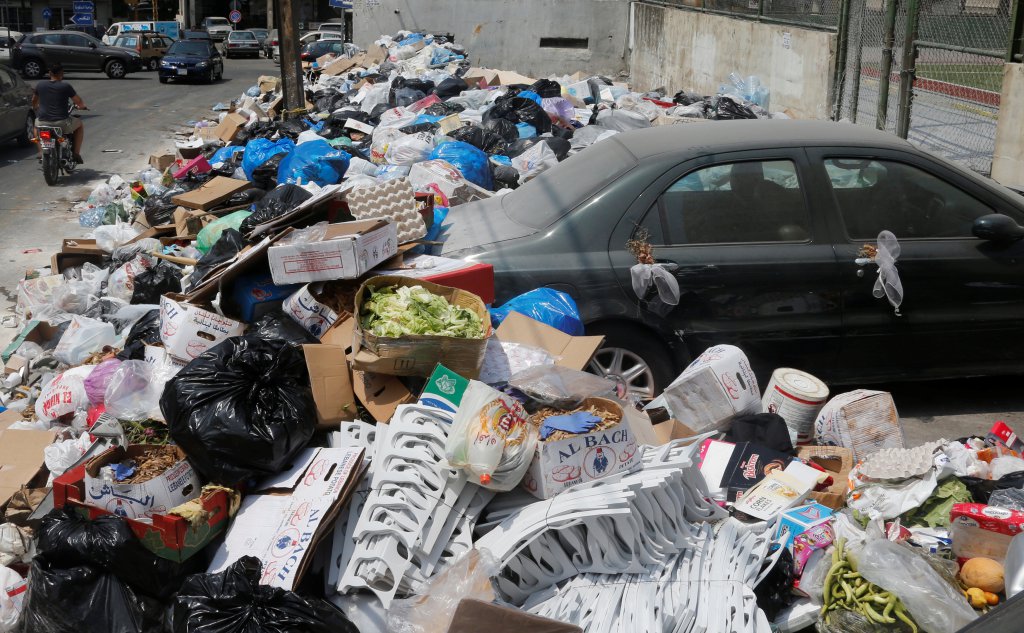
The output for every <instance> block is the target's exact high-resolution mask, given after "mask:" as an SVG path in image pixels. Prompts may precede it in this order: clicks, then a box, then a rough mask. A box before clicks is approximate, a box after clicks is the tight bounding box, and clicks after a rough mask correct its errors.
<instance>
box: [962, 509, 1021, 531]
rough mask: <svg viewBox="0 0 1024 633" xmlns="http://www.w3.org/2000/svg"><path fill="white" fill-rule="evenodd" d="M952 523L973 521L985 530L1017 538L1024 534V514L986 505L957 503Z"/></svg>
mask: <svg viewBox="0 0 1024 633" xmlns="http://www.w3.org/2000/svg"><path fill="white" fill-rule="evenodd" d="M949 519H950V522H951V523H956V522H957V519H962V520H964V519H966V520H967V521H968V522H970V521H971V520H973V522H974V523H976V524H977V525H978V527H980V528H981V529H983V530H987V531H989V532H997V533H999V534H1006V535H1009V536H1016V535H1017V534H1020V533H1021V532H1024V512H1017V511H1016V510H1008V509H1006V508H997V507H995V506H987V505H985V504H984V503H957V504H954V505H953V509H952V510H951V511H950V513H949Z"/></svg>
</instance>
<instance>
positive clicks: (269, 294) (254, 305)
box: [231, 273, 301, 323]
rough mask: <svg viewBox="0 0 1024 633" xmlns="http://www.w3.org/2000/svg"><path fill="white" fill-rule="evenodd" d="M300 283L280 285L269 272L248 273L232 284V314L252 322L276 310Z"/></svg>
mask: <svg viewBox="0 0 1024 633" xmlns="http://www.w3.org/2000/svg"><path fill="white" fill-rule="evenodd" d="M300 287H301V286H299V285H298V284H288V285H284V286H281V285H278V284H276V283H274V280H273V279H272V278H271V276H270V274H269V273H248V274H245V275H240V276H238V277H237V278H236V279H235V280H234V282H233V283H232V284H231V303H232V314H238V315H239V316H240V317H241V319H242V321H245V322H246V323H252V322H253V321H255V320H257V319H259V318H260V317H261V316H263V315H264V314H267V313H268V312H276V311H277V310H278V308H280V307H281V304H282V303H284V300H285V298H287V297H288V296H289V295H291V294H294V293H295V291H296V290H298V289H299V288H300Z"/></svg>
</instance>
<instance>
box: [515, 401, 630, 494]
mask: <svg viewBox="0 0 1024 633" xmlns="http://www.w3.org/2000/svg"><path fill="white" fill-rule="evenodd" d="M583 406H584V407H588V406H593V407H595V408H597V409H598V410H602V411H608V412H611V413H615V414H617V415H618V416H619V417H620V420H619V422H617V423H615V424H614V425H612V426H610V427H608V428H606V429H603V430H600V431H593V432H591V433H581V434H579V435H574V436H572V437H569V438H566V439H563V440H552V439H548V440H547V441H543V440H542V441H540V442H537V452H535V453H534V454H533V461H531V462H530V467H529V469H527V471H526V475H524V476H523V483H522V486H523V488H524V489H525V490H526V491H527V492H529V493H530V494H532V495H533V496H535V497H537V498H538V499H550V498H551V497H553V496H555V495H556V494H558V493H559V492H562V491H563V490H566V489H567V488H570V487H572V486H575V485H576V484H580V483H584V482H588V481H594V480H596V479H602V478H604V477H608V476H610V475H616V474H620V473H628V472H630V471H632V470H634V469H635V468H637V467H639V466H640V458H641V456H642V455H643V453H642V452H641V451H640V448H639V446H638V445H637V441H636V438H635V437H633V434H632V433H630V429H629V425H628V424H627V422H626V420H625V416H624V414H623V411H622V407H620V406H619V405H618V404H617V403H615V402H613V401H611V400H605V399H603V398H587V399H586V400H584V401H583Z"/></svg>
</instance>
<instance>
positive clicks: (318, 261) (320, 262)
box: [281, 253, 345, 274]
mask: <svg viewBox="0 0 1024 633" xmlns="http://www.w3.org/2000/svg"><path fill="white" fill-rule="evenodd" d="M281 263H282V264H283V265H284V269H285V272H287V273H288V274H295V273H310V272H319V271H323V270H340V269H342V268H344V267H345V265H344V263H343V262H342V261H341V254H340V253H303V254H301V255H292V256H290V257H283V258H281Z"/></svg>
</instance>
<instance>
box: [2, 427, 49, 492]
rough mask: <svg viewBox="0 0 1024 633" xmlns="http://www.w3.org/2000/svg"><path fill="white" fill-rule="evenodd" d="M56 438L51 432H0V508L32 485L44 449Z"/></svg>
mask: <svg viewBox="0 0 1024 633" xmlns="http://www.w3.org/2000/svg"><path fill="white" fill-rule="evenodd" d="M16 421H17V420H13V421H12V423H13V422H16ZM8 426H9V425H8ZM56 437H57V434H56V432H54V431H27V430H11V429H6V430H4V431H0V506H3V505H5V504H6V503H7V501H8V500H9V499H10V498H11V495H13V494H14V493H15V492H17V491H18V490H19V489H21V487H22V486H28V485H30V484H31V483H32V480H33V479H35V477H36V475H37V474H38V473H39V471H40V469H41V468H42V467H43V449H44V448H46V447H47V446H49V445H50V444H53V440H54V439H55V438H56ZM44 483H45V482H44Z"/></svg>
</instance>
